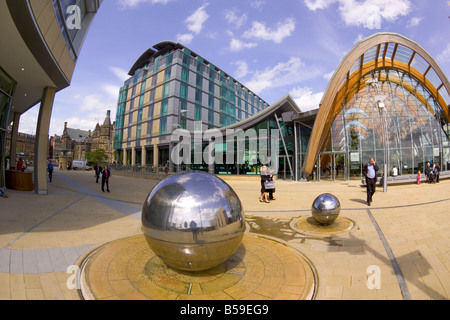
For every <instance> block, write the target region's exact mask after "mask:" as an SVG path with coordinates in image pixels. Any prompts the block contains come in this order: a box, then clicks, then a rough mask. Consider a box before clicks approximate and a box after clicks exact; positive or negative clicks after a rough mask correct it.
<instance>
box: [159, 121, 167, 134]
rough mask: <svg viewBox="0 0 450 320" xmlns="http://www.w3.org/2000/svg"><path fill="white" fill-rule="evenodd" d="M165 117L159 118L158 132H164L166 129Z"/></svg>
mask: <svg viewBox="0 0 450 320" xmlns="http://www.w3.org/2000/svg"><path fill="white" fill-rule="evenodd" d="M166 127H167V118H161V119H160V120H159V134H160V135H163V134H166V131H167V128H166Z"/></svg>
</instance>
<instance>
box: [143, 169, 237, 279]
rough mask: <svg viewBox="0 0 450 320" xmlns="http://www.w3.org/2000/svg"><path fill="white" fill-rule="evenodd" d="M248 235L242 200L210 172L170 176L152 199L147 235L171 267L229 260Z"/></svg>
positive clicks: (148, 207) (200, 267)
mask: <svg viewBox="0 0 450 320" xmlns="http://www.w3.org/2000/svg"><path fill="white" fill-rule="evenodd" d="M244 231H245V221H244V213H243V208H242V204H241V201H240V200H239V198H238V196H237V195H236V193H235V192H234V190H233V189H232V188H231V187H230V186H229V185H228V184H227V183H225V182H224V181H223V180H222V179H220V178H218V177H216V176H215V175H212V174H209V173H205V172H189V173H181V174H175V175H172V176H169V177H168V178H166V179H164V180H163V181H161V182H160V183H159V184H157V185H156V186H155V187H154V188H153V189H152V190H151V192H150V193H149V195H148V196H147V199H146V201H145V203H144V206H143V209H142V232H143V233H144V235H145V238H146V240H147V242H148V244H149V245H150V248H151V249H152V250H153V252H154V253H155V254H156V255H157V256H159V257H160V258H161V259H162V260H163V261H164V262H165V263H167V264H168V265H170V266H172V267H174V268H176V269H181V270H188V271H200V270H207V269H210V268H213V267H215V266H217V265H219V264H220V263H222V262H224V261H225V260H227V259H228V258H229V257H231V255H233V253H234V252H235V251H236V250H237V249H238V247H239V245H240V244H241V241H242V237H243V235H244Z"/></svg>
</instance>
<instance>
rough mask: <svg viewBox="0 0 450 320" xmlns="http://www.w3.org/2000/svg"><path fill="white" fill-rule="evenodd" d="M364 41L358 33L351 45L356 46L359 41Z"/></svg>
mask: <svg viewBox="0 0 450 320" xmlns="http://www.w3.org/2000/svg"><path fill="white" fill-rule="evenodd" d="M363 39H364V36H363V35H362V34H361V33H360V34H358V36H357V37H356V39H355V41H353V44H354V45H355V44H357V43H358V42H360V41H361V40H363Z"/></svg>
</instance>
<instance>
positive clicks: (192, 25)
mask: <svg viewBox="0 0 450 320" xmlns="http://www.w3.org/2000/svg"><path fill="white" fill-rule="evenodd" d="M207 6H208V3H205V4H203V5H202V6H201V7H200V8H198V9H197V10H195V12H194V13H193V14H192V15H190V16H189V17H187V19H186V20H185V22H186V24H187V28H188V30H189V31H191V32H193V33H194V34H199V33H200V32H201V31H202V29H203V24H204V23H205V22H206V20H208V18H209V15H208V13H206V11H205V9H206V7H207Z"/></svg>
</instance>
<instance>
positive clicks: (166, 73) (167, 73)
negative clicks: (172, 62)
mask: <svg viewBox="0 0 450 320" xmlns="http://www.w3.org/2000/svg"><path fill="white" fill-rule="evenodd" d="M171 74H172V68H171V67H168V68H167V69H166V70H164V82H167V81H169V80H170V76H171Z"/></svg>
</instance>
